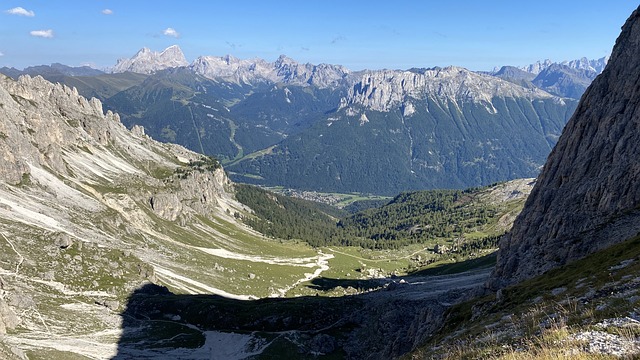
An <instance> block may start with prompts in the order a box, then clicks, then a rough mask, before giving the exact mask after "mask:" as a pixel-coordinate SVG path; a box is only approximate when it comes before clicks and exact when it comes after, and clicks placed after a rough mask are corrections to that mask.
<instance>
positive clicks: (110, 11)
mask: <svg viewBox="0 0 640 360" xmlns="http://www.w3.org/2000/svg"><path fill="white" fill-rule="evenodd" d="M102 13H103V14H105V15H112V14H113V10H111V9H104V10H102Z"/></svg>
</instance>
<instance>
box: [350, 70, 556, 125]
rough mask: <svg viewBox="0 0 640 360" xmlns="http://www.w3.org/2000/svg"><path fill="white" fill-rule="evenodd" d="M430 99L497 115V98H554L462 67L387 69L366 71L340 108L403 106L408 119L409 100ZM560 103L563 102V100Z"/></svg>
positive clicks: (411, 105) (410, 109) (409, 110)
mask: <svg viewBox="0 0 640 360" xmlns="http://www.w3.org/2000/svg"><path fill="white" fill-rule="evenodd" d="M427 97H431V98H434V99H438V100H440V101H445V102H446V101H449V100H452V101H457V100H461V101H467V102H471V103H476V104H482V105H483V106H485V107H486V108H487V111H489V112H492V113H495V112H496V111H497V110H496V108H495V107H494V106H493V104H492V100H493V98H494V97H503V98H508V97H510V98H523V99H527V100H533V99H550V98H552V97H553V96H552V95H550V94H549V93H546V92H544V91H542V90H539V89H526V88H523V87H521V86H518V85H515V84H513V83H510V82H507V81H503V80H501V79H498V78H495V77H492V76H487V75H482V74H478V73H475V72H472V71H469V70H467V69H464V68H461V67H455V66H450V67H446V68H434V69H427V70H422V71H398V70H396V71H392V70H383V71H375V72H365V73H364V74H363V75H361V76H360V79H359V80H358V81H357V82H356V83H355V84H354V85H353V86H352V87H351V88H350V89H349V92H348V95H347V96H346V97H345V98H343V99H342V100H341V105H340V108H343V107H345V106H349V105H354V104H357V105H361V106H364V107H366V108H368V109H371V110H374V111H383V112H388V111H390V110H391V109H395V108H399V107H403V108H404V113H405V116H409V115H411V114H412V113H413V111H414V110H412V108H413V104H411V103H410V102H408V100H409V99H415V100H423V99H426V98H427ZM556 101H558V102H559V103H562V101H563V100H562V99H560V98H557V99H556Z"/></svg>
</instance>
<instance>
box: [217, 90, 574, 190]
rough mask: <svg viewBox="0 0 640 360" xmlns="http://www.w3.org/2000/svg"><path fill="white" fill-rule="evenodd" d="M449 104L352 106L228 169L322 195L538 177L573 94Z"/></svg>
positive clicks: (270, 183)
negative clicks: (567, 97) (489, 103)
mask: <svg viewBox="0 0 640 360" xmlns="http://www.w3.org/2000/svg"><path fill="white" fill-rule="evenodd" d="M454 101H455V99H453V98H445V99H433V98H431V97H427V98H426V99H423V100H416V99H411V100H410V101H408V102H407V104H405V105H402V106H400V105H398V106H397V107H393V108H392V109H390V110H389V111H375V110H370V109H368V108H367V107H363V106H360V105H353V106H352V107H349V108H346V109H342V110H339V111H338V112H336V113H332V114H330V115H327V116H326V117H325V119H324V120H323V121H321V122H317V123H315V124H314V125H313V126H312V127H311V128H309V129H308V130H306V131H304V132H302V133H300V134H297V135H293V136H289V137H287V138H286V139H285V140H283V141H282V142H281V143H279V144H278V145H276V146H274V147H271V148H269V151H264V152H259V153H256V154H253V155H250V156H247V157H246V158H245V159H243V160H241V161H239V162H237V163H234V164H230V166H228V169H229V171H230V173H231V177H232V178H234V179H236V180H238V181H242V182H249V183H256V184H262V185H268V186H273V185H283V186H285V187H291V188H299V189H313V190H317V191H324V192H352V191H359V192H365V193H373V194H385V195H393V194H397V193H398V192H401V191H407V190H419V189H425V188H426V189H437V188H460V189H463V188H467V187H473V186H481V185H488V184H491V183H494V182H498V181H504V180H509V179H515V178H523V177H532V176H536V175H537V173H538V171H539V168H540V166H542V164H543V163H544V160H545V159H546V157H547V155H548V153H549V151H550V150H551V148H552V147H553V145H554V144H555V141H556V140H557V137H558V136H559V135H560V133H561V131H562V128H563V127H564V124H565V122H566V121H567V119H568V118H569V117H570V115H571V113H572V112H573V109H574V108H575V102H574V101H573V100H563V102H562V103H559V102H557V99H552V98H548V99H539V100H526V99H522V98H494V99H492V104H493V105H492V106H493V107H494V109H495V112H494V111H493V110H488V109H487V105H486V104H480V103H473V102H467V101H459V102H458V103H456V102H454ZM408 108H411V109H413V110H412V111H411V112H408V111H407V109H408Z"/></svg>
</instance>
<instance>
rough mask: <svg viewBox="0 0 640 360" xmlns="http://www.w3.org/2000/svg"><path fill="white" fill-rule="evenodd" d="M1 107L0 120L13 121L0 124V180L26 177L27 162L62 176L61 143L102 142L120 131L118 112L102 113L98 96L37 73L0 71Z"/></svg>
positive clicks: (62, 145)
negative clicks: (17, 74) (16, 75)
mask: <svg viewBox="0 0 640 360" xmlns="http://www.w3.org/2000/svg"><path fill="white" fill-rule="evenodd" d="M0 105H1V106H0V118H2V119H14V120H15V121H1V122H0V152H1V153H2V156H1V157H0V179H2V180H5V181H7V182H9V183H12V184H18V183H21V182H24V181H27V180H28V176H29V171H30V170H29V164H31V165H44V166H47V167H49V168H51V169H54V170H55V171H57V172H59V173H61V174H66V173H67V172H68V168H67V167H66V165H65V164H64V162H63V160H62V148H63V147H64V146H68V145H71V144H73V145H79V144H80V143H84V144H85V145H86V146H92V145H106V144H108V143H109V142H110V141H111V140H112V139H113V138H112V133H113V132H114V131H124V130H125V129H124V126H123V125H122V124H120V118H119V117H118V115H117V114H113V113H112V112H110V111H109V112H107V114H106V115H105V114H104V113H103V112H102V103H101V102H100V100H97V99H95V98H94V99H91V100H87V99H85V98H84V97H82V96H80V95H79V94H78V92H77V90H76V89H72V88H69V87H67V86H64V85H60V84H55V85H54V84H51V83H50V82H48V81H46V80H45V79H43V78H42V77H40V76H36V77H34V78H31V77H29V76H21V77H20V78H19V79H18V81H14V80H12V79H10V78H8V77H5V76H4V75H0ZM61 119H62V123H61ZM62 124H64V125H65V126H61V125H62ZM116 128H118V129H119V130H115V129H116Z"/></svg>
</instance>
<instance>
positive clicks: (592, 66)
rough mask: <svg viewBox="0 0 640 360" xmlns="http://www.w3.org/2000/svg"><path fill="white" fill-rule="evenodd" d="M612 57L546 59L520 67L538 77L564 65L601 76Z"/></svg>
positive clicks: (495, 70)
mask: <svg viewBox="0 0 640 360" xmlns="http://www.w3.org/2000/svg"><path fill="white" fill-rule="evenodd" d="M609 59H610V57H609V56H604V57H601V58H599V59H593V60H592V59H587V58H586V57H582V58H580V59H576V60H565V61H561V62H553V61H551V60H549V59H545V60H543V61H536V62H535V63H533V64H529V65H526V66H521V67H518V68H519V69H520V70H523V71H526V72H528V73H531V74H534V75H538V74H540V73H541V72H542V71H543V70H545V69H547V68H549V67H550V66H552V65H563V66H566V67H568V68H570V69H573V70H587V71H591V72H595V73H596V74H600V73H601V72H602V71H603V70H604V68H605V67H606V66H607V62H609ZM498 70H499V69H494V72H497V71H498Z"/></svg>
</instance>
